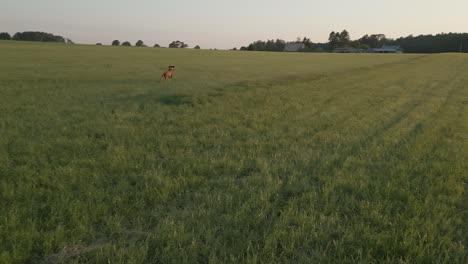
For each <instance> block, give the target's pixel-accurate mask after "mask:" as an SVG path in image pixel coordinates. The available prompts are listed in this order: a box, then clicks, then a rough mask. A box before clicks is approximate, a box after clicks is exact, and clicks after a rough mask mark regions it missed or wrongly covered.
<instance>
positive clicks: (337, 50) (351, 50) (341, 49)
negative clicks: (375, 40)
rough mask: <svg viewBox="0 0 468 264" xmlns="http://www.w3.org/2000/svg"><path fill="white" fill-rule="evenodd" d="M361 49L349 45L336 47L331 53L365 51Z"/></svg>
mask: <svg viewBox="0 0 468 264" xmlns="http://www.w3.org/2000/svg"><path fill="white" fill-rule="evenodd" d="M365 52H366V51H365V50H363V49H356V48H351V47H343V48H336V49H334V50H333V53H365Z"/></svg>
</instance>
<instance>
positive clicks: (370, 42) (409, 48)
mask: <svg viewBox="0 0 468 264" xmlns="http://www.w3.org/2000/svg"><path fill="white" fill-rule="evenodd" d="M289 43H301V44H303V48H301V49H299V50H298V51H299V52H331V51H333V50H335V49H336V48H355V49H362V50H367V49H372V48H382V47H383V46H399V47H401V48H402V49H403V51H405V52H406V53H442V52H468V33H441V34H437V35H419V36H413V35H410V36H407V37H400V38H397V39H391V38H387V37H386V36H385V34H370V35H369V34H366V35H364V36H362V37H361V38H359V39H356V40H351V37H350V34H349V32H348V31H347V30H343V31H341V32H339V31H337V32H335V31H333V32H331V33H330V34H329V36H328V42H327V43H313V42H312V41H310V39H309V38H303V39H300V38H298V39H297V40H296V41H292V42H286V41H285V40H282V39H276V40H273V39H272V40H267V41H262V40H258V41H255V42H253V43H251V44H249V45H248V46H243V47H241V48H240V50H246V51H276V52H282V51H284V48H285V47H286V45H287V44H289ZM234 50H237V48H234Z"/></svg>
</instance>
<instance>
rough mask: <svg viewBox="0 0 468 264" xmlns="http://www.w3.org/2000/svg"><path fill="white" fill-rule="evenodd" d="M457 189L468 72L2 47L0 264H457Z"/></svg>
mask: <svg viewBox="0 0 468 264" xmlns="http://www.w3.org/2000/svg"><path fill="white" fill-rule="evenodd" d="M170 64H173V65H176V73H175V80H172V81H168V82H162V83H160V82H159V76H160V74H161V73H162V71H163V70H165V69H166V67H167V66H168V65H170ZM467 184H468V55H466V54H436V55H407V54H400V55H385V54H303V53H302V54H299V53H291V54H285V53H268V52H236V51H208V50H179V49H162V48H161V49H156V48H126V47H104V46H80V45H72V46H67V45H59V44H34V43H21V42H5V41H3V42H0V263H467V262H468V248H467V247H468V220H467V219H468V191H467V189H468V185H467Z"/></svg>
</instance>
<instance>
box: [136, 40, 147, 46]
mask: <svg viewBox="0 0 468 264" xmlns="http://www.w3.org/2000/svg"><path fill="white" fill-rule="evenodd" d="M143 45H145V44H144V43H143V40H138V41H137V43H135V46H136V47H143Z"/></svg>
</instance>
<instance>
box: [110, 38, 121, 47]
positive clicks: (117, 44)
mask: <svg viewBox="0 0 468 264" xmlns="http://www.w3.org/2000/svg"><path fill="white" fill-rule="evenodd" d="M112 46H120V41H119V40H117V39H116V40H114V41H112Z"/></svg>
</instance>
